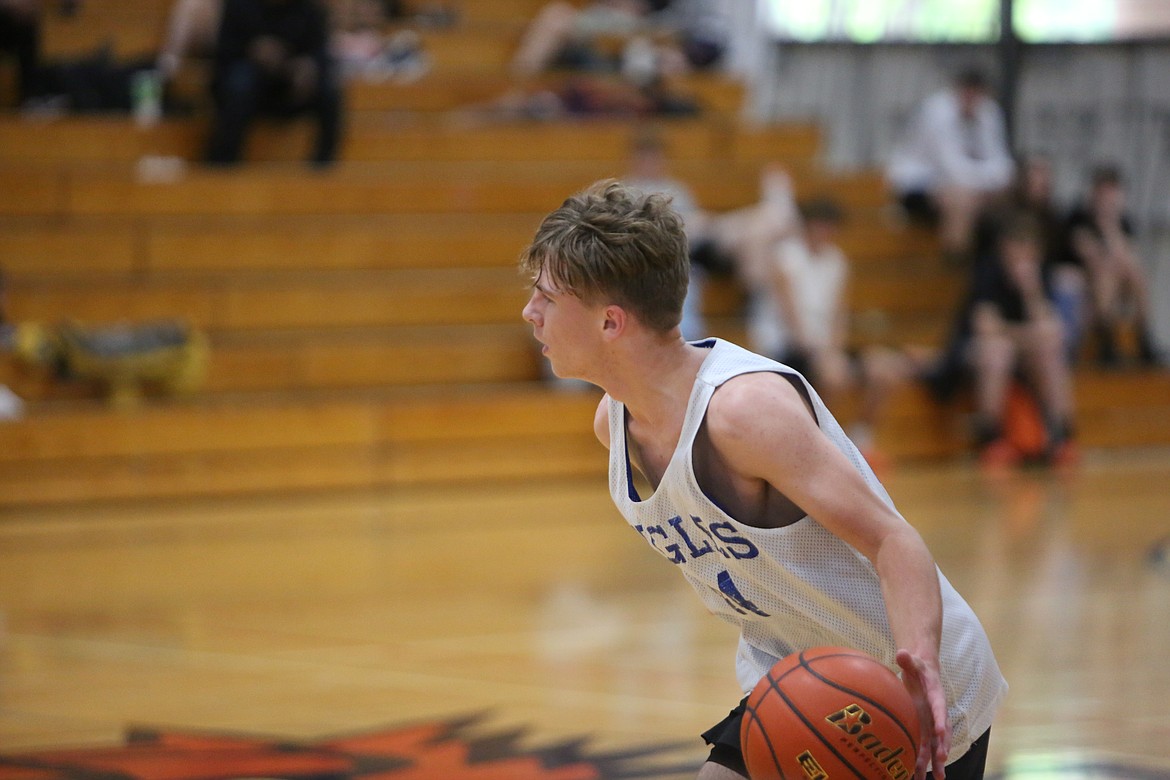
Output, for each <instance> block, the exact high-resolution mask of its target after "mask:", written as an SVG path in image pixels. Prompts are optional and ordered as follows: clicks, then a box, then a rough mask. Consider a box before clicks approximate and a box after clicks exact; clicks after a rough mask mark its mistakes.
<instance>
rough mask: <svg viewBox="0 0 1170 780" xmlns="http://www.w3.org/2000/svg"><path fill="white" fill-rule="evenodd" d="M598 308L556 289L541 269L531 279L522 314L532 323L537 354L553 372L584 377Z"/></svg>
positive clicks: (596, 328)
mask: <svg viewBox="0 0 1170 780" xmlns="http://www.w3.org/2000/svg"><path fill="white" fill-rule="evenodd" d="M600 308H601V307H599V306H590V305H588V304H586V303H585V302H584V301H582V300H581V299H580V298H578V297H577V296H576V295H573V294H572V293H569V292H566V291H564V290H561V289H559V288H558V287H557V286H556V285H555V284H554V283H553V282H552V281H551V280H550V279H549V278H548V274H547V273H545V272H544V271H541V272H540V276H538V277H537V278H536V281H534V282H533V283H532V295H531V296H530V297H529V298H528V303H527V304H526V305H525V306H524V311H523V312H522V316H523V317H524V319H525V321H527V322H528V323H530V324H531V325H532V335H533V336H535V337H536V340H537V341H539V342H540V343H541V345H542V347H541V354H542V355H544V357H546V358H547V359H548V361H549V364H550V365H551V366H552V370H553V373H554V374H556V375H557V376H559V377H562V378H574V379H587V378H588V377H586V376H584V374H585V372H586V367H587V366H588V365H589V361H590V357H591V355H592V354H593V353H594V350H595V349H596V347H597V345H598V334H600V332H601V324H602V315H601V312H600Z"/></svg>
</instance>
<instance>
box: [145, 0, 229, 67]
mask: <svg viewBox="0 0 1170 780" xmlns="http://www.w3.org/2000/svg"><path fill="white" fill-rule="evenodd" d="M223 2H224V0H175V2H174V4H173V5H172V6H171V11H170V15H169V16H168V18H167V32H166V37H165V38H164V39H163V45H162V49H161V50H160V51H159V55H158V65H157V67H158V73H159V77H160V78H161V79H162V80H163V82H164V83H169V82H170V81H171V80H172V79H174V77H175V74H177V73H178V72H179V69H180V68H181V67H182V66H183V63H184V62H186V61H188V60H190V59H193V58H194V59H211V57H212V56H213V54H214V53H215V39H216V35H217V34H218V32H219V21H220V15H221V14H222V12H223Z"/></svg>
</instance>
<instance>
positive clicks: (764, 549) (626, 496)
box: [609, 339, 1007, 760]
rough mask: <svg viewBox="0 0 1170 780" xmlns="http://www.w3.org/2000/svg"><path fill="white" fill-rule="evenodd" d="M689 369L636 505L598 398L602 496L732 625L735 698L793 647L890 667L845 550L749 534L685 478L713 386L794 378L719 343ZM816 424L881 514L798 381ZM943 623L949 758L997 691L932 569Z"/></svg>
mask: <svg viewBox="0 0 1170 780" xmlns="http://www.w3.org/2000/svg"><path fill="white" fill-rule="evenodd" d="M697 344H698V345H699V346H703V347H707V348H709V349H710V351H711V352H710V354H709V355H708V356H707V357H706V359H705V360H704V362H703V365H702V367H701V368H700V369H699V373H698V376H697V378H696V379H695V384H694V387H693V389H692V391H691V397H690V401H689V403H688V405H687V411H686V418H685V420H684V421H683V427H682V434H681V436H680V437H679V442H678V446H677V448H676V449H675V452H674V455H673V456H672V458H671V461H670V463H669V465H668V466H667V468H666V471H665V473H664V474H663V475H662V482H661V484H660V485H659V486H658V488H657V490H655V492H654V494H653V495H651V496H649V497H647V498H645V499H644V500H643V499H642V498H641V497H640V496H639V495H638V493H637V491H636V489H635V487H634V482H633V467H632V464H631V463H630V459H629V446H628V443H627V441H626V425H625V419H626V414H625V407H624V405H623V404H621V403H620V402H618V401H615V400H613V399H612V398H611V399H610V401H609V433H610V457H609V487H610V494H611V495H612V496H613V500H614V502H615V503H616V504H617V507H618V509H619V510H620V511H621V513H622V515H623V516H624V517H625V518H626V520H627V522H629V524H630V525H631V526H633V527H634V530H636V531H637V532H638V533H639V534H641V536H642V537H643V538H644V539H646V541H647V542H649V543H650V545H651V546H652V547H653V548H654V549H655V550H657V551H658V552H659V553H660V554H662V555H663V556H664V557H666V558H667V559H668V560H669V561H671V562H672V563H674V564H675V565H676V566H678V568H679V570H680V571H681V572H682V575H683V576H684V577H685V578H686V579H687V581H688V582H690V583H691V585H692V586H694V588H695V590H696V591H697V592H698V594H699V597H700V598H701V599H702V600H703V602H704V603H705V604H706V606H707V607H708V609H710V610H711V611H712V612H714V613H715V614H716V615H718V616H719V617H721V618H722V619H724V620H726V621H728V622H729V623H732V624H734V625H735V626H737V627H739V629H740V641H739V649H738V652H737V656H736V673H737V677H738V680H739V683H740V685H741V687H742V688H743V690H744V692H745V693H747V692H749V691H750V690H751V689H752V688H753V687H754V686H755V684H756V682H757V681H758V680H759V679H760V678H761V677H763V676H764V674H765V673H766V672H767V671H768V670H769V669H770V668H771V667H772V665H773V664H774V663H775V662H776V661H778V660H779V659H780V658H782V657H784V656H786V655H788V654H789V653H792V652H794V651H797V650H801V649H806V648H810V647H816V646H820V645H838V646H847V647H853V648H856V649H859V650H863V651H865V652H867V653H869V654H871V655H873V656H875V657H876V658H878V659H881V660H882V661H883V662H884V663H886V664H887V665H888V666H889V667H890V668H891V669H893V670H894V671H897V670H898V667H897V665H896V663H895V661H894V656H895V654H896V653H897V650H898V648H897V647H896V646H895V643H894V639H893V635H892V633H891V631H890V626H889V622H888V618H887V613H886V608H885V601H884V600H883V597H882V592H881V587H880V584H879V582H878V576H877V573H876V571H875V570H874V567H873V565H872V564H871V563H870V562H869V560H868V559H866V558H865V557H864V556H863V555H861V553H859V552H858V551H857V550H856V549H854V548H853V547H851V546H849V545H848V544H846V543H845V542H844V541H842V540H841V539H840V538H839V537H837V536H835V535H834V534H831V533H830V532H828V531H827V530H825V528H824V527H822V526H821V525H820V524H819V523H817V522H816V520H815V519H814V518H811V517H805V518H803V519H801V520H799V521H798V522H796V523H794V524H792V525H789V526H785V527H782V528H754V527H751V526H747V525H744V524H742V523H739V522H737V521H736V520H735V518H733V517H731V516H730V515H728V514H727V513H726V512H724V511H723V510H722V509H720V508H719V507H718V506H716V504H715V503H714V502H713V501H711V499H709V498H708V497H707V496H706V495H704V493H703V491H702V489H701V488H700V487H699V484H698V481H697V479H696V478H695V473H694V467H693V464H692V453H691V450H692V445H693V443H694V440H695V435H696V434H697V433H698V430H699V427H700V425H701V424H702V422H703V418H704V417H705V415H706V413H707V404H708V403H709V402H710V400H711V395H712V394H713V393H714V392H715V389H716V388H717V387H719V386H720V385H722V384H723V383H724V382H726V381H727V380H729V379H731V378H733V377H735V376H739V375H741V374H747V373H756V372H761V371H767V372H776V373H784V374H789V375H792V376H797V377H800V375H799V374H797V373H796V372H795V371H793V370H792V369H790V368H788V367H787V366H784V365H782V364H780V363H777V362H775V361H772V360H768V359H767V358H764V357H761V356H759V355H756V354H754V353H752V352H749V351H748V350H745V349H743V348H741V347H738V346H736V345H734V344H731V343H729V342H726V341H721V340H719V339H709V340H707V341H703V342H697ZM800 380H801V382H802V383H803V386H804V387H805V389H806V390H807V392H808V395H809V398H810V399H811V401H812V404H813V408H814V409H815V410H816V418H817V423H818V425H819V426H820V428H821V430H822V431H823V432H824V433H825V435H827V436H828V437H829V439H830V440H831V441H832V442H833V444H834V445H836V447H837V448H838V449H840V450H841V451H842V452H843V453H844V454H845V455H846V456H847V457H848V458H849V460H850V461H851V462H852V463H853V465H854V467H855V468H856V469H857V470H858V471H859V472H860V473H861V474H862V476H863V477H864V478H865V481H866V482H867V483H868V484H869V486H870V488H871V489H872V490H873V491H874V492H875V493H876V494H877V495H878V496H880V497H881V499H882V500H883V501H885V502H886V503H887V504H888V505H889V506H891V507H893V502H892V501H891V500H890V497H889V494H888V493H886V491H885V489H884V488H883V487H882V485H881V483H879V482H878V480H877V478H876V477H875V476H874V474H873V471H872V470H871V469H870V468H869V466H868V465H867V464H866V462H865V460H864V458H862V457H861V455H860V453H858V451H857V448H856V447H854V446H853V443H852V442H851V441H849V439H848V438H847V437H846V436H845V434H844V432H843V431H842V430H841V426H840V425H839V424H838V423H837V421H836V420H835V419H834V418H833V416H832V415H831V414H830V413H829V410H828V409H827V408H826V407H825V405H824V403H823V402H822V401H821V399H820V397H819V396H818V395H817V394H816V392H815V391H814V390H813V389H812V387H811V386H810V385H809V384H808V382H807V381H805V380H804V378H803V377H800ZM939 585H940V587H941V589H942V605H943V625H942V651H941V658H940V662H941V667H942V678H943V687H944V689H945V691H946V696H947V705H948V710H949V715H950V720H951V726H952V729H953V740H952V750H951V760H954V759H957V758H959V757H960V756H962V755H963V754H964V753H965V752H966V751H967V749H968V748H969V747H970V746H971V743H972V742H973V741H974V740H975V739H977V738H978V737H979V736H980V735H981V734H983V732H984V731H986V730H987V729H988V728H990V727H991V721H992V719H993V717H994V715H995V710H996V708H997V707H998V705H999V702H1000V700H1001V699H1002V698H1003V695H1004V693H1005V692H1006V690H1007V684H1006V682H1005V681H1004V679H1003V676H1002V675H1001V674H1000V671H999V667H998V666H997V665H996V662H995V657H994V656H993V654H992V652H991V646H990V644H989V642H988V640H987V636H986V634H985V633H984V631H983V627H982V626H981V625H980V624H979V620H978V618H976V616H975V614H974V612H972V610H971V608H970V607H969V606H968V605H967V603H966V602H965V601H964V600H963V598H962V597H961V596H960V595H959V594H958V592H956V591H955V589H954V588H953V587H952V586H951V584H950V583H949V582H948V581H947V580H946V578H945V577H944V576H943V575H942V572H939Z"/></svg>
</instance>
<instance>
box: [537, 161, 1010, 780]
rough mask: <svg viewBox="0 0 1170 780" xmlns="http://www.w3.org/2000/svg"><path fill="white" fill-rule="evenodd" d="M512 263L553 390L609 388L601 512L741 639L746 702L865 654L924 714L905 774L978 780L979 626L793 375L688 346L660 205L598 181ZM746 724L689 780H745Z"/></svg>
mask: <svg viewBox="0 0 1170 780" xmlns="http://www.w3.org/2000/svg"><path fill="white" fill-rule="evenodd" d="M520 265H521V269H522V271H524V272H526V273H527V274H529V275H530V276H531V279H532V295H531V298H530V299H529V301H528V303H527V305H526V306H525V307H524V313H523V316H524V319H525V320H527V321H528V322H529V323H530V324H531V325H532V327H533V332H534V335H535V337H536V339H537V340H538V341H539V342H540V343H541V344H542V353H543V354H544V355H545V356H546V357H547V358H548V360H549V362H550V363H551V366H552V369H553V371H554V373H556V374H557V375H558V376H562V377H573V378H578V379H583V380H586V381H588V382H592V383H594V384H596V385H598V386H600V387H601V388H603V389H604V390H605V391H606V395H605V397H604V398H603V399H602V401H601V404H600V405H599V407H598V410H597V416H596V420H595V429H596V432H597V435H598V438H600V439H601V441H602V443H603V444H605V445H606V446H607V447H608V448H609V451H610V456H609V458H610V461H609V462H610V465H609V474H610V492H611V494H612V497H613V499H614V501H615V502H616V503H617V506H618V508H619V509H620V510H621V512H622V514H623V516H624V517H625V518H626V520H627V521H628V522H629V523H630V525H631V526H633V527H634V529H635V530H636V531H637V532H638V533H639V534H641V535H642V537H643V538H644V539H645V540H646V541H647V542H648V543H650V545H651V546H652V547H653V548H654V549H655V550H656V551H658V552H659V553H660V554H662V555H663V556H664V557H666V558H667V560H669V561H670V562H671V563H672V564H674V565H675V566H677V567H678V568H679V570H680V572H681V573H682V575H683V576H684V577H685V578H686V579H687V580H688V581H689V582H690V583H691V585H693V586H694V587H695V589H696V590H697V591H698V593H699V596H700V598H701V599H702V600H703V601H704V603H705V604H706V605H707V607H708V608H709V609H711V611H713V612H714V613H716V614H717V615H718V616H720V617H722V618H723V619H725V620H727V621H729V622H731V623H733V624H735V625H736V626H738V627H739V629H740V631H741V635H740V641H739V648H738V652H737V656H736V672H737V677H738V681H739V683H740V685H741V687H742V688H743V690H744V691H745V692H747V691H750V690H751V688H752V687H753V686H754V685H755V683H756V682H757V681H758V680H759V679H760V678H761V677H762V676H763V675H764V674H765V673H766V672H767V670H768V669H769V668H771V666H772V664H773V663H775V661H777V660H778V659H779V658H781V657H783V656H785V655H787V654H789V653H792V652H795V651H799V650H801V649H806V648H809V647H814V646H819V645H839V646H842V645H843V646H849V647H854V648H857V649H859V650H863V651H866V652H868V653H870V654H871V655H873V656H876V657H877V658H879V659H881V660H883V661H884V662H885V663H886V664H888V665H889V666H890V667H891V668H894V669H898V670H900V672H901V675H902V680H903V682H904V683H905V685H906V687H907V689H908V690H909V691H910V693H911V695H912V696H913V697H914V699H915V702H916V703H917V705H918V708H919V711H920V716H921V721H922V728H923V735H922V742H921V744H922V748H921V750H920V753H919V756H918V766H917V773H916V777H918V778H922V777H924V776H926V775H927V772H928V771H929V770H933V777H936V778H942V777H944V775H945V776H947V777H950V778H951V780H963V779H964V778H979V777H982V775H983V766H984V762H985V758H986V751H987V740H988V733H989V729H990V726H991V721H992V718H993V716H994V714H995V710H996V707H997V706H998V704H999V702H1000V699H1001V698H1002V696H1003V694H1004V692H1005V690H1006V687H1007V686H1006V683H1005V682H1004V680H1003V677H1002V676H1001V675H1000V672H999V669H998V667H997V665H996V662H995V658H994V656H993V655H992V653H991V649H990V646H989V644H988V641H987V637H986V635H985V634H984V632H983V628H982V627H981V626H980V624H979V621H978V620H977V619H976V617H975V615H974V613H972V611H971V609H970V608H969V607H968V606H967V604H966V603H965V602H964V601H963V599H962V598H961V597H960V596H959V595H958V594H957V593H956V592H955V591H954V589H953V588H952V587H951V586H950V584H949V583H948V582H947V581H946V579H945V578H944V577H943V576H942V575H941V573H940V572H939V571H938V569H937V567H936V565H935V563H934V560H933V558H932V557H931V554H930V552H929V551H928V550H927V549H926V546H925V544H924V543H923V541H922V538H921V537H920V536H919V535H918V533H917V532H916V531H915V530H914V528H913V527H911V526H910V525H909V524H908V523H907V522H906V521H905V520H904V519H903V518H902V517H901V516H900V515H899V514H898V513H897V511H896V510H895V509H894V507H893V504H892V502H891V501H890V498H889V496H888V495H887V493H886V492H885V490H884V489H883V488H882V486H881V485H880V484H879V483H878V481H877V479H876V478H875V477H874V475H873V472H872V471H871V470H870V469H869V467H868V466H867V465H866V464H865V461H864V459H862V457H861V456H860V455H859V454H858V451H857V448H856V447H854V446H853V444H852V443H851V442H850V441H849V439H848V438H846V436H845V435H844V433H843V432H842V430H841V427H840V426H839V425H838V424H837V422H836V421H835V420H834V419H833V417H832V415H830V414H829V412H828V410H827V409H826V407H825V405H824V404H823V403H822V402H821V400H820V398H819V396H818V395H817V393H816V391H815V390H813V388H812V387H811V386H810V385H809V384H808V382H806V381H805V379H804V378H803V377H802V376H801V375H800V374H798V373H796V372H795V371H793V370H792V369H790V368H788V367H787V366H784V365H782V364H780V363H776V362H774V361H771V360H768V359H766V358H763V357H760V356H758V355H756V354H754V353H752V352H749V351H747V350H744V349H741V348H740V347H737V346H735V345H733V344H731V343H729V342H725V341H721V340H718V339H708V340H706V341H699V342H690V343H688V342H686V341H684V340H683V338H682V336H681V333H680V331H679V328H678V323H679V318H680V311H681V307H682V301H683V297H684V295H685V294H686V288H687V248H686V239H685V236H684V233H683V226H682V221H681V220H680V219H679V217H678V215H677V213H676V212H675V211H674V210H673V209H672V208H671V206H670V202H669V199H668V198H667V197H666V196H664V195H662V194H649V195H647V194H643V193H641V192H639V191H637V190H632V189H630V188H627V187H626V186H625V185H622V184H620V183H618V182H614V181H609V182H600V183H598V184H596V185H594V186H593V187H592V188H590V189H589V190H587V191H585V192H583V193H579V194H577V195H574V196H573V197H571V198H569V199H568V200H566V201H565V202H564V204H563V205H562V206H561V207H560V208H559V209H557V210H555V211H553V212H552V213H551V214H549V215H548V216H547V217H546V218H545V219H544V221H543V222H542V224H541V225H540V227H539V228H538V229H537V232H536V235H535V238H534V239H533V242H532V244H531V245H530V246H529V247H528V248H527V249H526V250H525V251H524V254H523V256H522V258H521V261H520ZM634 469H637V471H638V472H639V473H640V474H641V475H642V477H644V478H645V481H644V483H641V484H640V483H637V482H635V479H634ZM742 707H743V703H742V702H741V703H740V706H739V707H737V708H736V709H735V710H733V711H732V712H731V714H730V715H729V716H728V717H727V718H726V719H725V720H723V721H722V722H720V723H719V724H718V725H716V726H715V727H713V728H711V729H710V730H708V731H707V732H706V733H705V734H704V735H703V736H704V739H705V740H706V741H707V742H708V743H709V744H710V745H711V746H712V749H711V753H710V756H709V759H708V760H707V762H706V763H705V764H704V765H703V767H702V769H701V770H700V772H699V778H700V780H719V779H721V778H739V777H746V776H747V770H746V768H745V766H744V759H743V754H742V751H741V749H740V744H739V723H740V719H741V718H742ZM944 767H945V769H944Z"/></svg>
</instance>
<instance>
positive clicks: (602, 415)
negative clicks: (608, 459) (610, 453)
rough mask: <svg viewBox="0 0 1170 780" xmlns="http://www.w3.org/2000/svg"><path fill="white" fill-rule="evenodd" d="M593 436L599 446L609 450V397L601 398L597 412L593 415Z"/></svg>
mask: <svg viewBox="0 0 1170 780" xmlns="http://www.w3.org/2000/svg"><path fill="white" fill-rule="evenodd" d="M593 434H594V435H595V436H596V437H597V440H598V441H599V442H601V445H602V446H603V447H605V448H606V449H607V450H608V449H609V395H608V394H606V395H603V396H602V397H601V403H599V404H598V405H597V411H596V412H595V413H594V415H593Z"/></svg>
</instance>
